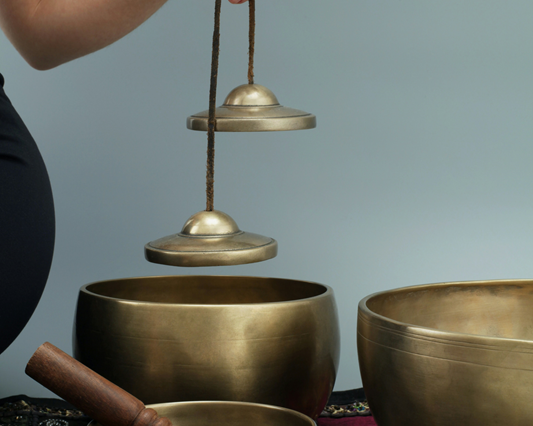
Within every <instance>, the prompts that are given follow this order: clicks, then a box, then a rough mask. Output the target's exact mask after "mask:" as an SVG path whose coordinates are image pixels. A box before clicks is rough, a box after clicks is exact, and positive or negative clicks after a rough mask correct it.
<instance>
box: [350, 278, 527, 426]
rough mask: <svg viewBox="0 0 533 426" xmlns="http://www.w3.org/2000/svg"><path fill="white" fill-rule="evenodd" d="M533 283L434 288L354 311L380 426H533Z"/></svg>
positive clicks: (370, 300)
mask: <svg viewBox="0 0 533 426" xmlns="http://www.w3.org/2000/svg"><path fill="white" fill-rule="evenodd" d="M532 306H533V280H499V281H475V282H458V283H440V284H432V285H423V286H416V287H407V288H401V289H397V290H391V291H386V292H382V293H376V294H374V295H371V296H368V297H366V298H365V299H363V300H362V301H361V302H360V303H359V316H358V324H357V345H358V353H359V365H360V369H361V375H362V379H363V385H364V388H365V393H366V396H367V398H368V402H369V404H370V408H371V410H372V412H373V414H374V417H375V419H376V422H377V423H378V424H379V426H392V425H394V426H422V425H423V426H444V425H446V426H449V425H460V426H463V425H468V426H491V425H513V426H528V425H532V424H533V406H532V405H531V401H532V400H533V309H532Z"/></svg>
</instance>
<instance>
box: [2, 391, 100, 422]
mask: <svg viewBox="0 0 533 426" xmlns="http://www.w3.org/2000/svg"><path fill="white" fill-rule="evenodd" d="M90 420H91V419H90V418H89V417H87V416H86V415H85V414H83V413H82V412H81V411H79V410H76V409H75V408H74V407H73V406H72V405H70V404H69V403H67V402H65V401H63V400H61V399H48V398H30V397H28V396H26V395H16V396H10V397H9V398H4V399H0V425H2V426H87V424H88V423H89V421H90Z"/></svg>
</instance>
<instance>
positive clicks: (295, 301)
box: [79, 275, 334, 309]
mask: <svg viewBox="0 0 533 426" xmlns="http://www.w3.org/2000/svg"><path fill="white" fill-rule="evenodd" d="M175 277H183V278H210V279H211V278H215V279H217V278H238V279H254V280H280V281H288V282H299V283H305V284H312V285H316V286H319V287H322V288H324V289H325V291H324V292H322V293H320V294H317V295H316V296H311V297H303V298H298V299H291V300H281V301H275V302H251V303H221V304H208V303H176V302H168V303H167V302H153V301H143V300H132V299H123V298H120V297H113V296H105V295H102V294H98V293H95V292H93V291H90V290H89V289H88V287H90V286H92V285H95V284H106V283H111V282H119V281H136V280H154V279H165V278H175ZM79 291H80V293H84V294H86V295H88V296H91V297H96V298H101V299H104V300H111V301H114V302H117V303H127V304H128V305H135V306H137V305H157V306H186V307H195V306H197V307H202V308H212V309H215V308H218V309H220V308H225V307H236V306H241V307H242V306H254V307H261V306H272V305H277V304H280V305H285V304H289V303H290V304H304V303H308V302H310V301H313V300H316V299H319V298H324V297H333V294H334V292H333V288H331V287H330V286H328V285H326V284H321V283H317V282H314V281H307V280H297V279H292V278H275V277H258V276H249V275H150V276H140V277H131V278H113V279H107V280H102V281H94V282H91V283H88V284H85V285H83V286H82V287H81V288H80V290H79Z"/></svg>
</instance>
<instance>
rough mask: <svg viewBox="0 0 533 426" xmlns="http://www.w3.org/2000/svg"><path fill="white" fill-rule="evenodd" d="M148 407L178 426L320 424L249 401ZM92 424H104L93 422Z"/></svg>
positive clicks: (295, 425)
mask: <svg viewBox="0 0 533 426" xmlns="http://www.w3.org/2000/svg"><path fill="white" fill-rule="evenodd" d="M148 407H150V408H153V409H154V410H155V411H157V414H159V415H160V416H163V417H166V418H167V419H169V420H170V421H171V422H172V424H173V425H175V426H207V425H220V426H251V425H253V426H316V423H315V422H314V421H313V420H311V419H310V418H309V417H307V416H304V415H303V414H301V413H298V412H296V411H293V410H288V409H286V408H280V407H273V406H271V405H263V404H251V403H247V402H227V401H226V402H220V401H196V402H169V403H166V404H154V405H149V406H148ZM89 426H100V425H99V423H96V422H91V423H89Z"/></svg>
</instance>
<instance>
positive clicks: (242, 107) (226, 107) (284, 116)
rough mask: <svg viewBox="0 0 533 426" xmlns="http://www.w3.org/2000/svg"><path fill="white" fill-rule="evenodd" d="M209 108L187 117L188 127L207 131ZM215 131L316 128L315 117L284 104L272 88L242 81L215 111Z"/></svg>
mask: <svg viewBox="0 0 533 426" xmlns="http://www.w3.org/2000/svg"><path fill="white" fill-rule="evenodd" d="M208 117H209V111H208V110H206V111H202V112H199V113H197V114H194V115H191V116H190V117H188V118H187V128H188V129H191V130H201V131H207V121H208ZM215 118H216V125H215V131H217V132H266V131H282V130H304V129H313V128H315V127H316V117H315V116H314V115H313V114H310V113H308V112H305V111H300V110H298V109H294V108H288V107H284V106H282V105H280V104H279V101H278V99H277V97H276V95H274V93H272V91H271V90H269V89H268V88H266V87H265V86H261V85H260V84H243V85H241V86H238V87H236V88H235V89H233V90H232V91H231V92H230V93H229V95H228V96H227V97H226V100H225V101H224V104H223V105H222V106H220V107H218V108H216V110H215Z"/></svg>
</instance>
